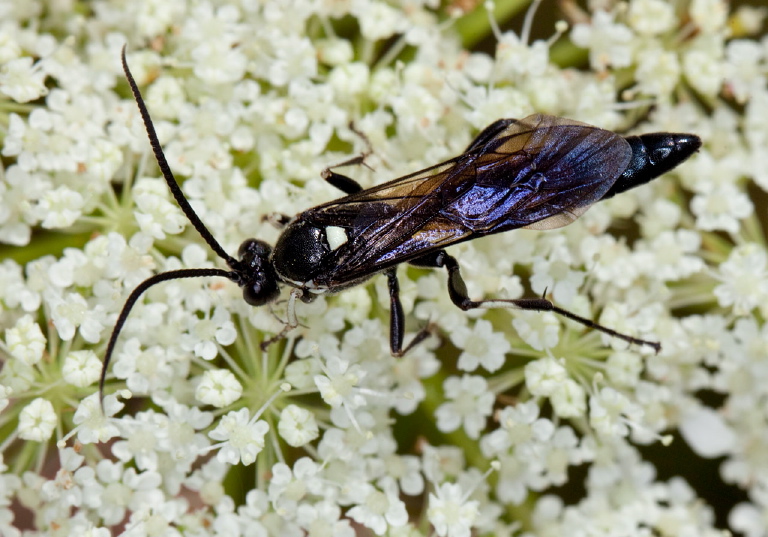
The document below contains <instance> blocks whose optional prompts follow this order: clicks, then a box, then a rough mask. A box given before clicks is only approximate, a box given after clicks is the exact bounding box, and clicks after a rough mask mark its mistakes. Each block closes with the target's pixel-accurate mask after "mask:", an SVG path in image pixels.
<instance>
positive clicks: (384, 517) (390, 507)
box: [347, 479, 408, 535]
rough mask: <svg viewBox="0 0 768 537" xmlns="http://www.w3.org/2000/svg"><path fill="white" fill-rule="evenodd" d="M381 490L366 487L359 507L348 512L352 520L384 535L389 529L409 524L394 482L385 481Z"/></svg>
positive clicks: (359, 501) (358, 504) (356, 506)
mask: <svg viewBox="0 0 768 537" xmlns="http://www.w3.org/2000/svg"><path fill="white" fill-rule="evenodd" d="M381 488H382V490H378V489H376V488H374V487H371V486H368V487H365V489H366V490H365V492H363V493H362V497H361V498H360V499H359V500H358V503H357V505H355V506H354V507H352V508H351V509H350V510H349V511H347V515H348V516H349V517H350V518H351V519H353V520H355V521H356V522H358V523H360V524H362V525H363V526H366V527H368V528H370V529H372V530H373V531H374V533H376V534H377V535H384V533H385V532H386V531H387V529H388V528H399V527H401V526H404V525H405V524H406V522H408V512H407V511H406V510H405V504H404V503H403V501H402V500H401V499H400V498H399V497H398V491H397V486H396V485H395V483H394V481H392V480H390V479H387V480H385V482H384V483H383V484H382V487H381Z"/></svg>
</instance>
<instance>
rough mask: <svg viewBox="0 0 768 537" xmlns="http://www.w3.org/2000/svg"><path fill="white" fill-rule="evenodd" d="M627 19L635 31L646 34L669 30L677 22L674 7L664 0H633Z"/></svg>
mask: <svg viewBox="0 0 768 537" xmlns="http://www.w3.org/2000/svg"><path fill="white" fill-rule="evenodd" d="M627 20H628V21H629V24H630V26H632V28H634V30H635V31H637V32H638V33H640V34H646V35H655V34H662V33H664V32H668V31H669V30H671V29H672V28H673V27H674V26H675V25H676V24H677V18H676V17H675V10H674V8H673V7H672V6H671V5H669V4H668V3H666V2H664V1H663V0H633V1H632V2H631V3H630V4H629V13H628V14H627Z"/></svg>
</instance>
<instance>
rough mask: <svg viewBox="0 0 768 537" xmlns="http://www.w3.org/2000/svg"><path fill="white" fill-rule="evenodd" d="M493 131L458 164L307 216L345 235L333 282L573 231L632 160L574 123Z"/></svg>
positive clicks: (616, 144) (542, 122)
mask: <svg viewBox="0 0 768 537" xmlns="http://www.w3.org/2000/svg"><path fill="white" fill-rule="evenodd" d="M494 126H498V130H497V131H494V130H492V128H491V127H494ZM491 127H489V129H486V130H485V131H483V133H482V134H481V135H480V136H479V137H478V138H477V139H476V140H475V142H473V143H472V145H470V148H469V149H468V151H467V152H466V153H464V154H463V155H460V156H459V157H456V158H454V159H452V160H450V161H447V162H444V163H442V164H439V165H437V166H434V167H432V168H427V169H426V170H422V171H420V172H417V173H415V174H412V175H409V176H405V177H401V178H399V179H395V180H394V181H390V182H388V183H384V184H382V185H380V186H377V187H374V188H371V189H368V190H364V191H361V192H358V193H356V194H352V195H350V196H347V197H344V198H340V199H338V200H335V201H333V202H330V203H327V204H324V205H320V206H318V207H314V208H313V209H310V210H308V211H306V212H305V213H303V214H302V215H301V217H302V218H305V219H307V220H308V221H310V222H312V223H315V224H317V225H319V226H338V227H342V228H344V229H345V230H346V232H347V236H348V237H349V240H348V241H347V243H346V244H344V245H343V246H342V247H340V248H338V250H337V251H336V252H335V253H336V254H337V256H338V257H337V263H336V268H335V270H334V273H333V275H332V277H331V282H332V281H339V282H349V281H353V280H355V279H358V278H362V277H365V276H368V275H370V274H372V273H375V272H377V271H379V270H383V269H385V268H387V267H389V266H392V265H395V264H397V263H401V262H404V261H408V260H411V259H414V258H416V257H419V256H420V255H423V254H426V253H428V252H429V251H431V250H434V249H438V248H444V247H446V246H448V245H451V244H455V243H457V242H461V241H465V240H469V239H472V238H476V237H480V236H484V235H489V234H492V233H498V232H501V231H506V230H510V229H515V228H520V227H530V228H535V229H551V228H555V227H560V226H564V225H566V224H569V223H570V222H572V221H573V220H575V219H576V218H578V217H579V216H580V215H581V214H583V213H584V212H585V211H586V210H587V209H588V208H589V207H590V206H591V205H592V204H593V203H595V202H596V201H599V200H600V199H601V198H602V196H603V195H604V194H605V193H606V192H607V191H608V190H609V189H610V187H611V186H612V185H613V183H614V182H615V181H616V179H617V178H618V177H619V176H620V175H621V174H622V173H623V172H624V170H626V168H627V166H628V165H629V162H630V158H631V156H632V149H631V147H630V145H629V143H628V142H627V141H626V140H624V138H622V137H621V136H619V135H618V134H615V133H613V132H610V131H607V130H604V129H599V128H597V127H593V126H591V125H587V124H584V123H580V122H578V121H573V120H570V119H565V118H560V117H555V116H546V115H533V116H529V117H527V118H525V119H522V120H502V121H500V122H497V123H496V124H494V125H493V126H491Z"/></svg>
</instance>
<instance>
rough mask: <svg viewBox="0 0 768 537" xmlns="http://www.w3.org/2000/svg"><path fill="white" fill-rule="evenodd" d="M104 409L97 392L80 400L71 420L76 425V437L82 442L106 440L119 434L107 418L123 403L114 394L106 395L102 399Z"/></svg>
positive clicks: (90, 442) (89, 442)
mask: <svg viewBox="0 0 768 537" xmlns="http://www.w3.org/2000/svg"><path fill="white" fill-rule="evenodd" d="M103 406H104V411H103V412H102V409H101V405H100V404H99V394H98V393H94V394H92V395H89V396H88V397H86V398H85V399H83V400H82V401H81V403H80V404H79V405H78V407H77V410H76V411H75V415H74V417H73V418H72V422H73V423H74V424H75V425H76V427H75V429H74V430H73V431H72V432H77V439H78V441H80V442H81V443H83V444H94V443H97V442H106V441H107V440H109V439H111V438H114V437H116V436H118V435H119V434H120V431H119V429H118V428H117V426H116V425H115V422H114V420H110V419H108V418H109V417H110V416H114V415H115V414H117V413H118V412H119V411H120V410H122V408H123V406H124V405H123V403H121V402H120V401H118V399H117V397H116V396H114V395H107V396H105V397H104V401H103ZM70 434H72V433H70Z"/></svg>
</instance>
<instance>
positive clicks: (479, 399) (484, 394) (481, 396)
mask: <svg viewBox="0 0 768 537" xmlns="http://www.w3.org/2000/svg"><path fill="white" fill-rule="evenodd" d="M443 390H444V391H445V397H446V398H447V399H449V400H450V401H449V402H446V403H443V404H442V405H440V406H439V407H438V409H437V410H436V411H435V417H437V428H438V429H440V430H441V431H443V432H451V431H455V430H456V429H458V428H459V427H461V426H462V425H463V426H464V431H466V433H467V435H469V437H470V438H477V437H478V436H480V431H481V430H482V429H483V428H484V427H485V421H486V419H487V418H488V416H490V415H491V411H492V410H493V401H494V399H495V396H494V394H493V393H492V392H490V391H489V390H488V383H487V382H486V380H485V379H484V378H483V377H478V376H470V375H464V376H463V377H461V378H459V377H448V378H447V379H446V380H445V382H444V383H443Z"/></svg>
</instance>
